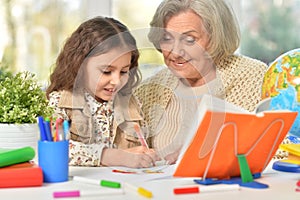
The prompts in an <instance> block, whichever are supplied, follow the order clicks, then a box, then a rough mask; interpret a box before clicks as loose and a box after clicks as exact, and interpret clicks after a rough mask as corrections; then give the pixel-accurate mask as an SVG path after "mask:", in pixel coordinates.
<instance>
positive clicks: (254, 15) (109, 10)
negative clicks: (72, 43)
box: [0, 0, 300, 84]
mask: <svg viewBox="0 0 300 200" xmlns="http://www.w3.org/2000/svg"><path fill="white" fill-rule="evenodd" d="M227 1H228V2H229V3H230V4H231V5H232V7H233V8H234V10H235V13H236V15H237V18H238V21H239V23H240V26H241V33H242V41H241V45H240V48H239V52H240V53H242V54H244V55H248V56H250V57H253V58H257V59H260V60H262V61H264V62H266V63H269V62H271V61H272V60H274V59H275V58H277V57H278V56H279V55H280V54H282V53H284V52H286V51H289V50H291V49H294V48H298V47H299V46H300V37H299V30H300V27H299V26H300V24H299V23H300V21H299V17H298V16H297V13H299V10H300V1H299V0H265V1H259V0H252V1H249V0H227ZM160 2H161V0H101V1H99V0H60V1H52V0H5V1H0V15H1V17H0V23H1V24H4V25H2V26H0V31H1V37H0V62H2V63H3V64H4V65H8V66H9V67H10V69H11V70H12V71H21V70H29V71H32V72H34V73H36V74H37V77H38V78H39V80H41V81H43V82H44V83H45V84H46V83H47V81H48V78H49V74H50V72H51V67H53V66H54V64H55V59H56V56H57V55H58V53H59V51H60V49H61V48H62V46H63V43H64V41H65V39H66V38H67V37H68V36H69V34H70V33H71V32H73V31H74V29H75V28H76V27H77V26H78V25H79V24H80V23H81V22H83V21H84V20H86V19H88V18H91V17H93V16H96V15H106V16H113V17H116V18H117V19H119V20H120V21H122V22H123V23H125V24H126V25H127V26H128V28H129V29H130V30H132V32H133V34H134V36H135V37H136V38H137V42H138V46H139V48H140V52H141V59H140V65H141V69H142V72H143V73H144V74H145V75H146V77H147V76H148V75H149V74H151V73H152V72H153V70H156V69H157V65H162V64H163V59H162V56H161V54H160V53H158V52H157V51H156V50H155V49H154V48H153V46H152V44H151V43H149V42H148V40H147V34H148V28H149V22H150V21H151V19H152V15H153V13H154V12H155V10H156V8H157V6H158V5H159V3H160ZM145 75H144V77H145Z"/></svg>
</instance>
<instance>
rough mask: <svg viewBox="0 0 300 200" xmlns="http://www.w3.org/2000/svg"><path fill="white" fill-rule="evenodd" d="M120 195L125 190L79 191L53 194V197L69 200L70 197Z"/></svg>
mask: <svg viewBox="0 0 300 200" xmlns="http://www.w3.org/2000/svg"><path fill="white" fill-rule="evenodd" d="M118 194H124V190H123V189H118V190H113V189H109V190H108V189H107V190H97V191H79V190H71V191H59V192H53V197H54V198H68V197H84V196H102V195H118Z"/></svg>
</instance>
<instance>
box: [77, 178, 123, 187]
mask: <svg viewBox="0 0 300 200" xmlns="http://www.w3.org/2000/svg"><path fill="white" fill-rule="evenodd" d="M73 180H74V181H78V182H82V183H88V184H93V185H101V186H103V187H109V188H120V187H121V183H119V182H114V181H108V180H100V181H99V180H95V179H90V178H85V177H80V176H73Z"/></svg>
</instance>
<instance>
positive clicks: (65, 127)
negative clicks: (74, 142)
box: [63, 120, 70, 140]
mask: <svg viewBox="0 0 300 200" xmlns="http://www.w3.org/2000/svg"><path fill="white" fill-rule="evenodd" d="M63 129H64V137H65V139H66V140H67V139H68V134H69V129H70V126H69V121H68V120H64V122H63Z"/></svg>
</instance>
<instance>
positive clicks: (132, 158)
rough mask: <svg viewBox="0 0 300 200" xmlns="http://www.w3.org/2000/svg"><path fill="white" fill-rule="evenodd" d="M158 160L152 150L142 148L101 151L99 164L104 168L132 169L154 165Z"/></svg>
mask: <svg viewBox="0 0 300 200" xmlns="http://www.w3.org/2000/svg"><path fill="white" fill-rule="evenodd" d="M158 160H160V158H159V157H158V156H157V155H156V153H155V151H154V150H153V149H147V148H146V147H143V146H138V147H133V148H129V149H126V150H121V149H110V148H106V149H103V153H102V158H101V164H102V165H105V166H125V167H132V168H146V167H152V166H154V165H155V162H156V161H158Z"/></svg>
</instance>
